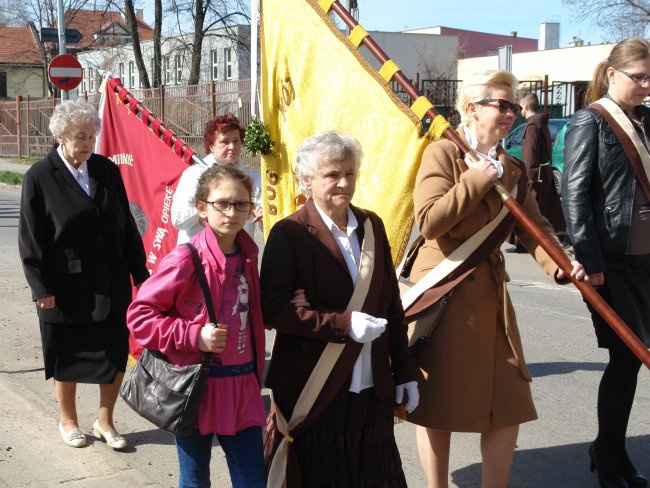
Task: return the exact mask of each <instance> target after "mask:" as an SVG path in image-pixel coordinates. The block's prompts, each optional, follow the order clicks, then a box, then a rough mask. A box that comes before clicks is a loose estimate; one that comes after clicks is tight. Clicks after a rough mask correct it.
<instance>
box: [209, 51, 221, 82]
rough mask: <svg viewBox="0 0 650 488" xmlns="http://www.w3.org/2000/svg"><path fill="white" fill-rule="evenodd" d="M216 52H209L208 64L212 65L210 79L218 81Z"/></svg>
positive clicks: (217, 57)
mask: <svg viewBox="0 0 650 488" xmlns="http://www.w3.org/2000/svg"><path fill="white" fill-rule="evenodd" d="M217 53H218V51H217V50H216V49H213V50H212V51H210V62H211V63H212V79H213V80H215V81H216V80H218V79H219V56H218V55H217Z"/></svg>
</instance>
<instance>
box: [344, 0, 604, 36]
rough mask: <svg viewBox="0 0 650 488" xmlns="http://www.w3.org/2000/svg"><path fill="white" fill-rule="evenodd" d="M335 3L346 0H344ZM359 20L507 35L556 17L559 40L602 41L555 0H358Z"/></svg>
mask: <svg viewBox="0 0 650 488" xmlns="http://www.w3.org/2000/svg"><path fill="white" fill-rule="evenodd" d="M341 3H343V4H344V5H347V1H346V0H341ZM358 6H359V23H360V24H361V25H362V26H363V27H364V28H365V29H366V30H383V31H401V30H406V29H417V28H422V27H435V26H445V27H454V28H457V29H468V30H476V31H480V32H489V33H492V34H504V35H509V34H510V32H511V31H517V33H518V35H519V36H520V37H532V38H535V39H538V38H539V24H540V23H542V22H544V21H545V20H547V19H548V20H551V19H552V20H555V21H559V22H560V46H561V47H566V46H567V45H568V44H569V43H570V42H571V41H572V38H573V36H577V37H579V38H581V39H582V40H584V41H585V44H586V43H587V42H591V43H592V44H600V43H602V42H603V41H604V39H603V35H602V34H601V32H600V31H599V30H598V28H597V27H596V26H595V25H593V24H592V23H591V22H590V21H589V20H587V21H583V22H580V23H578V22H577V21H576V20H575V18H574V16H573V12H572V11H571V10H570V9H569V8H567V7H565V6H564V5H562V1H561V0H541V1H540V0H537V1H529V0H520V1H514V0H491V1H484V0H448V1H444V2H443V1H440V0H358Z"/></svg>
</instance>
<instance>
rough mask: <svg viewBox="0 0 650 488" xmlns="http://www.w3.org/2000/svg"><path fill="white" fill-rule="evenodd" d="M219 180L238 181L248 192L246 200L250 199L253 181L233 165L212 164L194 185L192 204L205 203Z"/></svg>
mask: <svg viewBox="0 0 650 488" xmlns="http://www.w3.org/2000/svg"><path fill="white" fill-rule="evenodd" d="M221 180H234V181H239V182H240V183H241V184H242V185H244V188H245V189H246V191H247V192H248V198H251V195H252V194H253V180H251V177H250V176H248V175H247V174H246V173H245V172H244V171H242V170H241V169H239V168H238V167H237V166H235V165H234V164H226V165H224V166H221V165H220V164H213V165H212V166H210V167H209V168H208V169H206V170H205V171H204V172H203V174H202V175H201V178H199V182H198V184H197V185H196V194H195V195H194V200H193V202H194V204H195V205H196V202H205V201H207V199H208V195H210V192H211V191H212V189H213V188H215V187H216V186H217V184H218V183H219V182H220V181H221Z"/></svg>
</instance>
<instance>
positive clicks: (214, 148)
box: [172, 114, 262, 244]
mask: <svg viewBox="0 0 650 488" xmlns="http://www.w3.org/2000/svg"><path fill="white" fill-rule="evenodd" d="M245 134H246V129H245V128H244V127H243V126H242V125H241V124H240V122H239V120H238V119H237V117H235V116H234V115H232V114H227V115H222V116H220V117H217V118H216V119H214V120H210V121H208V122H207V123H206V124H205V130H204V131H203V145H204V147H205V150H206V152H207V153H208V155H207V156H206V157H205V158H203V162H202V163H196V164H193V165H192V166H190V167H189V168H187V169H186V170H185V171H183V174H182V176H181V179H180V180H179V182H178V186H177V187H176V192H175V193H174V199H173V201H172V223H173V224H174V227H176V228H177V229H178V240H177V243H178V244H182V243H184V242H187V241H189V240H190V239H191V238H192V237H194V236H195V235H196V234H198V233H199V232H201V231H202V230H203V228H204V226H205V222H204V220H203V219H201V217H199V214H198V212H197V211H196V207H195V206H194V205H193V203H192V202H193V199H194V193H195V192H196V185H197V183H198V181H199V178H200V177H201V175H202V174H203V172H204V171H205V170H206V169H208V168H209V167H210V166H212V165H213V164H220V165H222V166H223V165H226V164H234V165H236V166H237V167H238V168H239V169H241V170H243V171H244V172H245V173H247V174H248V176H250V177H251V179H252V180H253V194H252V195H251V200H252V201H253V203H254V204H255V209H254V210H253V215H252V217H251V219H250V220H248V221H247V222H246V225H245V226H244V230H245V231H246V232H248V234H249V235H250V236H253V233H254V232H255V227H254V224H255V223H256V222H261V220H262V183H261V179H260V174H259V173H258V172H257V171H254V170H252V169H250V168H247V167H245V166H244V165H243V164H241V161H240V160H239V157H240V156H241V150H242V141H243V140H244V135H245Z"/></svg>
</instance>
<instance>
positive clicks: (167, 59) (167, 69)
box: [163, 56, 172, 85]
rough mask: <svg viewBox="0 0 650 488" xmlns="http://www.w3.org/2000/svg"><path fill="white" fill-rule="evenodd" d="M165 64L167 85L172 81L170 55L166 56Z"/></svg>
mask: <svg viewBox="0 0 650 488" xmlns="http://www.w3.org/2000/svg"><path fill="white" fill-rule="evenodd" d="M163 65H164V69H165V85H169V84H170V83H171V82H172V70H171V69H170V66H169V56H167V57H165V59H164V60H163Z"/></svg>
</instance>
